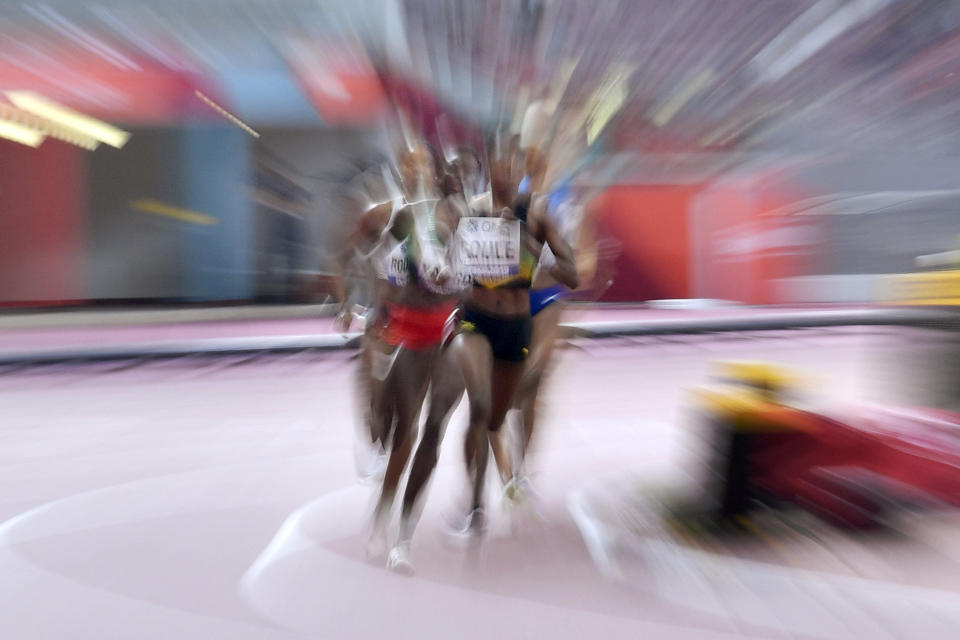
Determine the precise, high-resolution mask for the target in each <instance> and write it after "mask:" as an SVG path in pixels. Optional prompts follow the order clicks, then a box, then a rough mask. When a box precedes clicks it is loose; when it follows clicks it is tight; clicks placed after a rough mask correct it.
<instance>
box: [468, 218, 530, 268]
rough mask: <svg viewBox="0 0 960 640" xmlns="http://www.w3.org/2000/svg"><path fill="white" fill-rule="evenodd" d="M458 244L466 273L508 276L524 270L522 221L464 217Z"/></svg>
mask: <svg viewBox="0 0 960 640" xmlns="http://www.w3.org/2000/svg"><path fill="white" fill-rule="evenodd" d="M457 242H458V251H457V253H458V255H459V260H460V268H461V269H462V270H463V272H464V273H468V274H470V275H472V276H488V277H489V276H492V277H505V276H512V275H516V274H517V273H519V271H520V221H519V220H504V219H503V218H461V219H460V225H459V226H458V227H457Z"/></svg>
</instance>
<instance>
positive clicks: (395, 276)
mask: <svg viewBox="0 0 960 640" xmlns="http://www.w3.org/2000/svg"><path fill="white" fill-rule="evenodd" d="M385 260H386V265H385V267H386V269H385V270H386V272H387V280H389V281H390V284H392V285H394V286H397V287H404V286H406V285H407V277H408V275H409V273H410V267H409V264H408V262H407V243H406V242H401V243H399V244H397V245H396V246H395V247H394V248H393V249H392V250H391V251H390V252H389V253H387V255H386V258H385Z"/></svg>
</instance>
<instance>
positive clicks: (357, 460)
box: [353, 438, 390, 482]
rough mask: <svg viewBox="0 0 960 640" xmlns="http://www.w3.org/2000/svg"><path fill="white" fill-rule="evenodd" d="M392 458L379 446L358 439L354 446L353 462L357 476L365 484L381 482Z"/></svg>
mask: <svg viewBox="0 0 960 640" xmlns="http://www.w3.org/2000/svg"><path fill="white" fill-rule="evenodd" d="M389 459H390V457H389V456H388V455H387V452H386V451H384V450H383V449H382V448H381V447H380V446H379V445H377V444H373V443H368V442H364V441H362V439H361V438H357V439H356V440H355V441H354V445H353V461H354V464H355V465H356V469H357V475H358V476H360V479H361V480H363V481H364V482H370V481H375V480H380V479H382V478H383V476H384V474H385V473H386V472H387V461H388V460H389Z"/></svg>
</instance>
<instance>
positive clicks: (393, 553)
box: [387, 542, 413, 576]
mask: <svg viewBox="0 0 960 640" xmlns="http://www.w3.org/2000/svg"><path fill="white" fill-rule="evenodd" d="M387 569H389V570H390V571H393V572H394V573H399V574H400V575H403V576H412V575H413V563H412V562H410V543H408V542H400V543H398V544H397V545H396V546H395V547H394V548H393V549H390V555H389V556H387Z"/></svg>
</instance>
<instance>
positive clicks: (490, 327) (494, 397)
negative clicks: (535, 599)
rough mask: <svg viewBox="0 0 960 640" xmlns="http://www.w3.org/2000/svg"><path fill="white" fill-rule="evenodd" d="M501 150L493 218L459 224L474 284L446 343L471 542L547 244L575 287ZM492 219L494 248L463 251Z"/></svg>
mask: <svg viewBox="0 0 960 640" xmlns="http://www.w3.org/2000/svg"><path fill="white" fill-rule="evenodd" d="M503 146H505V145H503V144H502V143H501V139H500V137H499V136H494V137H493V138H492V139H491V142H490V144H488V150H487V157H488V169H489V174H490V194H491V200H492V202H491V204H492V207H491V211H492V214H490V216H485V217H479V218H476V217H474V218H466V219H462V220H461V221H460V225H459V228H458V235H459V240H460V243H461V244H460V247H461V251H462V252H461V261H462V264H461V265H460V268H461V269H464V270H465V271H466V272H467V273H468V274H469V275H471V276H472V279H473V287H472V289H471V291H470V293H469V295H468V298H467V300H466V303H465V305H464V317H463V321H462V323H461V332H460V334H459V335H458V336H457V337H456V338H455V339H454V342H453V344H452V345H451V349H453V350H454V351H453V353H454V356H455V358H456V360H457V362H458V363H459V365H460V367H461V369H462V371H463V377H464V382H465V383H466V389H467V398H468V400H469V403H470V423H469V426H468V429H467V434H466V439H465V442H464V455H465V457H466V463H467V472H468V474H469V476H470V479H471V480H472V485H473V493H472V499H471V504H470V509H469V513H468V515H467V518H466V521H465V523H464V526H463V528H462V530H461V531H460V533H461V534H463V535H466V536H470V537H472V536H475V535H477V534H479V533H481V532H482V530H483V527H484V515H483V490H484V478H485V476H486V470H487V462H488V457H489V455H488V447H489V446H491V445H492V446H493V451H494V455H495V456H496V457H497V459H498V460H499V459H500V458H501V457H503V456H504V455H505V453H506V452H505V450H503V447H502V445H501V444H500V439H499V438H497V437H496V433H497V431H498V430H499V429H500V427H501V425H502V424H503V420H504V416H505V414H506V412H507V409H508V408H509V407H510V405H511V404H512V401H513V397H514V395H515V393H516V389H517V384H518V382H519V380H520V376H521V374H522V373H523V369H524V361H525V359H526V357H527V354H528V351H529V348H530V338H531V318H530V285H531V282H532V279H533V274H534V270H535V268H536V266H537V262H538V260H539V257H540V252H541V250H542V249H543V247H544V246H545V245H546V246H549V247H550V250H551V251H552V252H553V254H554V256H555V257H556V260H555V262H554V264H553V266H552V267H551V268H550V273H551V274H552V275H553V277H554V278H556V280H557V281H558V282H560V283H562V284H564V285H566V286H568V287H570V288H571V289H575V288H576V287H577V286H578V285H579V277H578V275H577V268H576V264H575V262H574V258H573V251H572V250H571V248H570V246H569V245H568V244H567V243H566V242H565V241H564V240H563V238H562V236H561V235H560V232H559V231H558V229H557V227H556V226H555V225H554V223H553V222H552V221H551V220H550V219H549V217H547V216H546V215H545V213H544V210H545V207H544V206H542V205H543V203H540V202H537V203H535V205H536V206H531V200H530V197H529V196H521V197H519V198H518V197H517V187H518V185H519V183H520V178H521V177H522V176H521V173H522V170H521V162H520V158H519V155H518V153H517V152H516V148H515V147H513V146H512V145H511V147H512V148H511V149H509V150H507V149H504V148H503ZM528 212H529V215H528ZM491 218H492V219H495V220H496V224H495V225H491V230H492V229H493V227H496V233H497V234H498V236H499V238H500V244H499V246H498V248H497V249H496V250H493V251H487V252H486V253H484V252H483V251H481V252H479V253H478V254H472V255H471V254H470V253H467V252H466V251H463V248H464V246H465V245H466V246H470V243H471V242H472V241H473V240H475V239H476V238H471V233H474V231H473V230H474V229H479V230H480V231H481V232H482V231H483V224H482V223H484V222H493V220H491ZM487 239H488V240H489V239H490V236H487ZM481 246H482V243H481ZM488 443H489V444H488Z"/></svg>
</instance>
